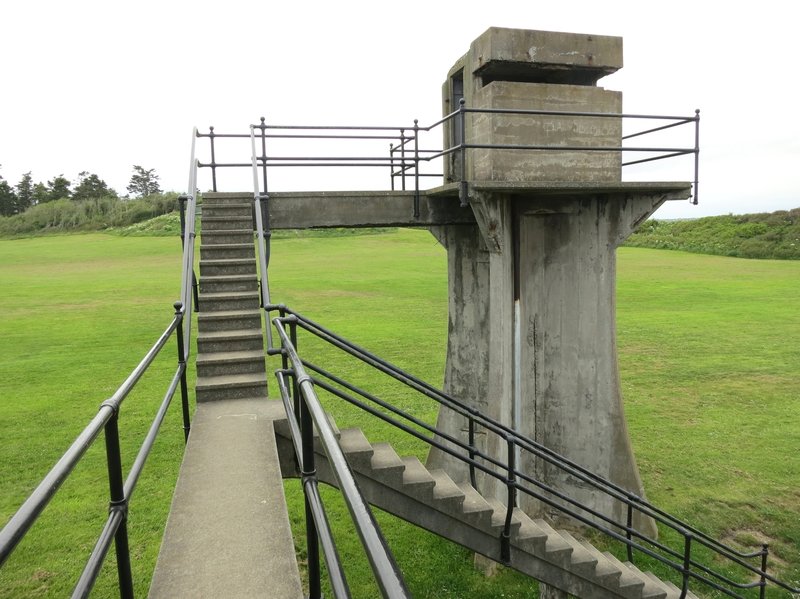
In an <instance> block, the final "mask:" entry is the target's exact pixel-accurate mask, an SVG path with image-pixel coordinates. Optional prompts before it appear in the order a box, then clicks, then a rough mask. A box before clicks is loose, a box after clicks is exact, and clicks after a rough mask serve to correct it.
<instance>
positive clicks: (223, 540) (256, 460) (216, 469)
mask: <svg viewBox="0 0 800 599" xmlns="http://www.w3.org/2000/svg"><path fill="white" fill-rule="evenodd" d="M281 417H284V418H285V415H284V413H283V407H282V406H281V404H280V402H275V401H268V400H265V399H229V400H225V401H214V402H205V403H198V404H197V411H196V413H195V416H194V421H193V422H192V431H191V434H190V436H189V443H188V445H187V447H186V453H185V455H184V459H183V464H182V465H181V471H180V476H179V478H178V484H177V487H176V489H175V495H174V497H173V500H172V508H171V510H170V514H169V520H168V522H167V527H166V532H165V534H164V539H163V541H162V545H161V551H160V553H159V556H158V563H157V565H156V570H155V573H154V575H153V581H152V583H151V587H150V595H149V596H150V597H151V598H152V599H181V598H187V599H188V598H192V599H198V598H203V597H208V598H211V597H214V598H216V597H226V598H237V597H241V598H253V597H281V598H293V597H297V598H300V597H302V596H303V594H302V589H301V585H300V576H299V572H298V569H297V562H296V560H295V554H294V544H293V542H292V535H291V530H290V528H289V520H288V516H287V513H286V503H285V498H284V495H283V484H282V479H281V472H280V468H279V466H278V456H277V450H276V445H275V434H274V431H273V426H272V421H273V419H275V418H281Z"/></svg>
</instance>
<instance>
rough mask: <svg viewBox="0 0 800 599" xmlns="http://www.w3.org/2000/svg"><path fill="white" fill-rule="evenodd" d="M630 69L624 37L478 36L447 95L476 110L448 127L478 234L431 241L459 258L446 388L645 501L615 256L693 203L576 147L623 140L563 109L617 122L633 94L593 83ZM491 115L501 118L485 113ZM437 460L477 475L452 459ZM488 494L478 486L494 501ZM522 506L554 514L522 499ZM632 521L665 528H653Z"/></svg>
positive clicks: (443, 230) (453, 261)
mask: <svg viewBox="0 0 800 599" xmlns="http://www.w3.org/2000/svg"><path fill="white" fill-rule="evenodd" d="M621 67H622V39H621V38H619V37H608V36H598V35H583V34H573V33H554V32H543V31H529V30H514V29H498V28H491V29H489V30H488V31H486V32H485V33H484V34H483V35H482V36H480V37H479V38H478V39H476V40H475V41H474V42H473V43H472V45H471V47H470V49H469V52H468V53H467V54H465V55H464V56H463V57H462V58H460V59H459V60H458V61H457V62H456V63H455V65H454V66H453V67H452V69H451V70H450V72H449V73H448V77H447V81H446V82H445V83H444V86H443V101H444V113H445V114H449V113H451V112H453V111H454V110H456V109H457V108H458V107H459V104H460V102H462V100H463V101H464V105H466V106H468V107H469V108H470V111H469V112H465V113H464V114H463V118H464V119H465V122H464V127H463V129H462V128H461V127H460V123H458V122H455V123H454V124H451V126H449V127H447V128H446V131H445V137H446V139H445V147H449V146H452V145H454V144H458V143H461V139H460V136H461V135H465V137H466V138H467V142H468V143H469V144H471V145H472V146H473V147H472V149H470V151H469V152H467V153H466V154H465V156H464V158H463V159H461V158H460V156H458V155H452V156H451V157H450V159H449V160H448V164H447V165H446V167H445V176H446V178H448V179H450V180H453V181H462V180H463V181H466V182H468V183H466V184H464V190H463V191H462V193H466V195H467V197H468V201H469V205H470V207H471V210H472V212H473V213H474V217H475V224H473V225H465V224H458V225H445V226H433V227H431V232H432V233H433V235H434V236H435V237H436V238H437V239H438V240H439V241H440V242H441V243H442V245H443V246H444V247H445V248H446V249H447V255H448V276H449V338H448V345H447V364H446V370H445V385H444V390H445V392H447V393H449V394H452V395H454V396H456V397H458V398H461V399H462V400H464V401H466V402H468V403H469V404H471V405H472V406H473V407H475V408H477V409H479V410H480V411H481V412H484V413H486V414H488V415H490V416H492V417H494V418H496V419H498V420H500V421H501V422H504V423H507V424H510V425H512V426H513V428H514V429H516V430H517V431H519V432H520V433H521V434H523V435H525V436H528V437H530V438H532V439H535V440H536V441H538V442H540V443H541V444H543V445H544V446H546V447H548V448H549V449H551V450H553V451H555V452H557V453H559V454H561V455H563V456H565V457H567V458H569V459H571V460H572V461H574V462H577V463H578V464H581V465H582V466H584V467H586V468H587V469H588V470H590V471H592V472H594V473H596V474H598V475H600V476H602V477H604V478H607V479H609V480H611V481H613V482H615V483H616V484H618V485H620V486H622V487H624V488H625V489H627V490H629V491H631V492H632V493H634V494H636V495H638V496H643V495H644V489H643V487H642V483H641V479H640V477H639V472H638V469H637V466H636V461H635V459H634V456H633V452H632V450H631V444H630V440H629V436H628V431H627V426H626V421H625V415H624V410H623V402H622V395H621V392H620V384H619V374H618V367H617V352H616V337H615V328H616V323H615V284H616V276H615V273H616V268H615V261H616V249H617V247H618V246H619V245H620V244H621V243H622V242H623V241H624V240H625V239H626V238H627V237H628V236H629V235H630V234H631V233H633V232H634V230H635V229H636V228H637V226H638V225H639V224H640V223H642V222H643V221H644V220H645V219H646V218H647V217H649V216H650V215H651V214H652V213H653V212H654V211H655V210H656V209H657V208H658V207H659V206H660V205H661V204H662V203H663V202H665V201H667V200H674V199H685V198H687V197H689V193H690V185H689V184H686V183H651V184H648V183H644V184H643V183H623V182H622V181H621V155H620V152H618V151H590V150H588V149H587V150H583V149H581V148H582V147H587V148H590V147H593V148H598V147H604V148H614V147H619V146H621V144H622V121H621V118H619V117H617V118H603V117H596V116H595V117H591V116H590V117H587V116H580V115H570V114H568V113H608V114H609V115H611V114H614V115H619V114H620V113H621V112H622V94H621V93H620V92H616V91H610V90H606V89H603V88H602V87H598V85H597V81H598V80H599V79H601V78H602V77H604V76H605V75H608V74H611V73H613V72H615V71H617V70H618V69H619V68H621ZM485 109H491V110H496V109H500V110H499V111H496V112H488V113H487V112H478V111H480V110H485ZM504 109H505V110H508V112H503V110H504ZM514 110H516V111H519V110H541V111H554V112H562V113H563V114H555V115H554V114H550V115H539V116H530V115H521V114H519V113H516V114H515V113H513V112H512V111H514ZM481 145H485V147H484V148H481V147H475V146H481ZM510 145H526V146H543V147H544V146H547V147H550V148H551V149H549V150H548V149H542V150H538V151H526V152H521V151H519V150H515V149H504V147H505V146H510ZM556 147H559V148H558V149H557V148H556ZM564 148H569V149H564ZM462 171H463V172H462ZM438 426H439V427H440V428H441V429H442V430H444V431H447V432H448V433H450V434H451V435H455V436H457V437H459V438H463V439H465V440H466V430H467V425H466V421H465V420H464V419H463V418H462V417H460V416H458V415H455V414H454V413H453V412H452V411H442V412H441V414H440V416H439V422H438ZM495 439H496V437H495ZM479 442H480V441H479ZM492 443H494V444H495V445H497V446H492ZM484 445H485V446H484V448H483V449H484V450H485V451H487V452H489V453H490V454H492V455H498V456H502V455H504V453H505V451H506V450H505V445H504V444H503V443H502V442H500V441H492V439H491V437H489V439H488V440H485V441H484ZM486 445H488V446H486ZM527 459H528V461H530V462H531V463H524V461H523V463H521V464H519V467H520V469H521V470H522V471H525V472H528V473H530V474H531V475H533V476H535V477H537V478H538V479H540V480H543V481H544V482H546V483H547V484H549V485H552V486H553V487H555V488H556V489H562V490H564V491H566V492H567V493H568V494H569V495H571V496H572V497H575V498H576V499H578V500H579V501H581V502H582V503H584V504H587V505H593V506H594V507H595V509H596V510H597V511H599V512H600V513H604V514H607V515H611V516H614V517H615V518H617V519H620V518H622V519H624V511H622V509H623V508H622V506H621V505H619V504H617V502H616V501H615V500H613V499H611V498H608V497H605V498H598V497H594V496H593V494H592V491H591V489H588V488H585V487H584V486H583V485H582V483H581V482H580V481H578V480H576V479H574V478H572V477H570V476H569V475H568V474H565V473H563V472H556V471H550V469H549V468H548V467H547V465H546V464H543V463H537V462H538V460H537V459H535V458H527ZM523 460H525V458H523ZM427 465H428V467H429V468H444V469H445V470H446V471H448V472H449V473H451V476H457V477H458V478H460V479H461V480H466V479H467V476H468V473H467V472H466V469H465V468H464V466H463V464H462V463H461V462H458V461H456V460H454V459H452V458H451V457H450V456H448V455H447V454H445V453H443V452H442V451H441V450H436V449H433V450H432V451H431V453H430V455H429V457H428V464H427ZM493 484H494V481H493V480H492V479H490V478H488V477H487V478H485V479H484V480H480V479H479V486H482V487H483V488H482V489H481V490H482V492H483V493H485V494H486V493H492V492H493V491H492V488H491V486H492V485H493ZM494 493H495V494H497V495H498V496H502V494H503V493H504V491H503V490H502V489H500V488H496V489H494ZM598 502H599V503H600V504H599V505H598ZM521 507H522V508H523V509H524V510H525V511H526V512H528V513H529V514H531V515H534V514H535V515H552V516H555V514H549V513H548V510H546V509H545V508H544V506H542V505H539V502H537V501H535V500H532V499H531V498H530V497H527V496H526V497H523V498H521ZM543 512H544V514H543ZM634 524H635V526H636V527H637V528H638V529H639V530H640V531H641V532H644V533H646V534H648V535H651V536H652V535H655V534H656V529H655V526H654V524H653V522H652V521H651V520H650V519H647V518H639V520H638V521H635V522H634Z"/></svg>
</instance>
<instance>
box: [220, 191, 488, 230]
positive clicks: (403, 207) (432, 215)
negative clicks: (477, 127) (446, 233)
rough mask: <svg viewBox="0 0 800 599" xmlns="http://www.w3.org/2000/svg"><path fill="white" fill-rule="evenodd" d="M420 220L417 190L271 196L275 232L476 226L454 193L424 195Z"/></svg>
mask: <svg viewBox="0 0 800 599" xmlns="http://www.w3.org/2000/svg"><path fill="white" fill-rule="evenodd" d="M204 197H206V198H215V199H216V198H226V199H232V198H241V199H242V200H246V201H249V202H252V201H253V194H252V193H246V192H234V193H206V194H204ZM419 212H420V214H419V217H416V218H415V217H414V192H413V191H344V192H341V191H308V192H277V193H270V194H269V218H270V228H272V229H309V228H314V227H318V228H324V227H426V226H430V225H443V224H460V223H473V222H475V217H474V216H472V211H471V210H470V209H469V208H462V207H461V206H460V205H459V202H458V200H457V199H455V200H454V197H453V194H452V192H450V191H448V192H447V193H444V194H442V193H438V194H429V193H428V192H424V191H423V192H421V195H420V205H419Z"/></svg>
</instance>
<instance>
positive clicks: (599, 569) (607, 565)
mask: <svg viewBox="0 0 800 599" xmlns="http://www.w3.org/2000/svg"><path fill="white" fill-rule="evenodd" d="M578 542H579V543H580V544H581V545H583V548H584V549H586V551H588V552H589V553H591V554H592V555H594V556H595V557H597V558H598V559H597V565H596V566H595V576H596V577H597V578H598V579H606V582H607V583H612V584H613V583H615V582H616V581H617V580H619V577H620V576H622V570H620V569H619V568H618V567H617V566H616V565H615V564H614V563H612V562H610V561H609V560H608V559H607V558H606V556H605V555H603V554H602V553H601V552H600V550H599V549H597V547H595V546H594V545H592V544H591V543H589V541H585V540H579V541H578Z"/></svg>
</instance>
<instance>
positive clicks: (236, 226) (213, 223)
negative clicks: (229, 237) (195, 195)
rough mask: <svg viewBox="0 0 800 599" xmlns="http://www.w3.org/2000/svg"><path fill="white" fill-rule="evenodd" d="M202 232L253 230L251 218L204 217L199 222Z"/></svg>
mask: <svg viewBox="0 0 800 599" xmlns="http://www.w3.org/2000/svg"><path fill="white" fill-rule="evenodd" d="M201 226H202V230H203V231H230V230H240V229H246V228H248V227H249V228H250V229H251V230H252V228H253V217H252V216H205V215H203V218H202V220H201Z"/></svg>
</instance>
